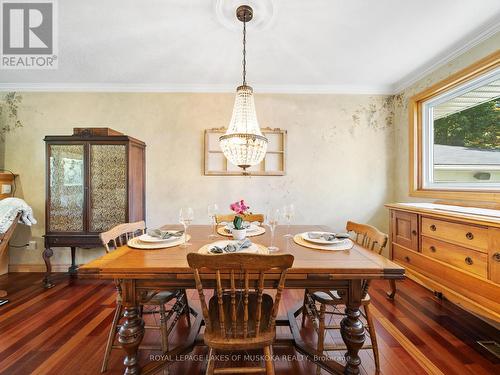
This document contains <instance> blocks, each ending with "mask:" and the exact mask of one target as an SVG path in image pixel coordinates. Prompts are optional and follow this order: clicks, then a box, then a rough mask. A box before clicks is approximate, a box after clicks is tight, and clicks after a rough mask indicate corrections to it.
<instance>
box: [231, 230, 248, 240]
mask: <svg viewBox="0 0 500 375" xmlns="http://www.w3.org/2000/svg"><path fill="white" fill-rule="evenodd" d="M231 234H232V235H233V238H234V239H235V240H243V239H244V238H245V237H246V236H247V230H246V229H233V230H232V231H231Z"/></svg>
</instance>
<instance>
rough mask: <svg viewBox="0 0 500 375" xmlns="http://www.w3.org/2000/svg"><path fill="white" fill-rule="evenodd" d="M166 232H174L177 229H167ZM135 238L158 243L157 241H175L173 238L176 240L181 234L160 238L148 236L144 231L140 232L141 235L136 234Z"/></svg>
mask: <svg viewBox="0 0 500 375" xmlns="http://www.w3.org/2000/svg"><path fill="white" fill-rule="evenodd" d="M168 232H170V233H175V232H177V231H176V230H169V231H168ZM137 238H138V239H139V241H141V242H146V243H159V242H171V241H175V240H178V239H179V238H182V236H180V237H170V238H166V239H162V238H158V237H153V236H150V235H149V234H147V233H145V234H142V235H140V236H138V237H137Z"/></svg>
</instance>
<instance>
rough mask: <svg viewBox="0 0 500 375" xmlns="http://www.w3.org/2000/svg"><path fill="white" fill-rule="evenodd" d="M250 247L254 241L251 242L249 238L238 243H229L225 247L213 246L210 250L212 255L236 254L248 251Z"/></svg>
mask: <svg viewBox="0 0 500 375" xmlns="http://www.w3.org/2000/svg"><path fill="white" fill-rule="evenodd" d="M250 246H252V241H250V240H249V239H248V238H245V239H244V240H242V241H238V242H236V243H228V244H227V245H226V246H224V247H220V246H213V247H211V248H210V250H209V252H211V253H212V254H223V253H236V252H237V251H240V250H242V249H247V248H249V247H250Z"/></svg>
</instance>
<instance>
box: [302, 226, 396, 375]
mask: <svg viewBox="0 0 500 375" xmlns="http://www.w3.org/2000/svg"><path fill="white" fill-rule="evenodd" d="M346 229H347V231H348V232H353V233H354V238H353V240H354V241H355V242H356V243H357V244H358V245H361V246H362V247H364V248H366V249H368V250H370V251H374V252H376V253H377V254H381V253H382V251H383V250H384V248H385V246H386V245H387V239H388V236H387V235H386V234H385V233H382V232H380V231H379V230H378V229H377V228H375V227H373V226H371V225H366V224H358V223H354V222H352V221H348V222H347V225H346ZM369 286H370V281H369V280H364V281H363V284H362V299H361V306H363V310H364V312H363V311H361V315H362V316H363V317H364V318H365V319H366V324H365V329H367V330H368V335H369V337H370V342H371V343H370V344H367V345H364V346H363V347H362V348H361V349H372V351H373V357H374V360H375V370H376V373H377V374H378V373H379V372H380V360H379V353H378V345H377V336H376V332H375V327H374V325H373V319H372V316H371V311H370V295H369V294H368V288H369ZM344 304H345V299H344V298H343V297H342V296H340V295H339V293H337V291H336V290H311V289H306V290H305V292H304V304H303V307H302V326H304V323H305V319H306V316H308V317H309V318H310V319H311V321H312V322H313V328H314V329H315V330H316V332H317V334H318V341H317V346H316V350H317V351H319V352H323V351H336V350H346V349H347V348H346V346H345V345H343V344H333V345H332V344H330V345H327V344H325V336H326V331H327V330H340V325H339V324H328V325H327V324H326V322H325V316H326V315H330V316H331V317H332V318H333V316H334V315H339V316H344V315H345V314H344V313H343V312H342V311H341V310H340V309H339V307H341V306H343V305H344ZM318 305H319V308H318ZM327 307H329V309H327ZM330 322H331V320H330ZM319 370H320V369H319V367H318V371H319Z"/></svg>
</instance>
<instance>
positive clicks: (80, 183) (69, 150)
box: [48, 144, 84, 232]
mask: <svg viewBox="0 0 500 375" xmlns="http://www.w3.org/2000/svg"><path fill="white" fill-rule="evenodd" d="M48 188H49V195H50V200H49V205H50V207H49V214H48V216H49V217H48V219H49V230H50V231H51V232H81V231H83V230H84V224H83V210H84V145H83V144H80V145H55V144H51V145H49V186H48Z"/></svg>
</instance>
